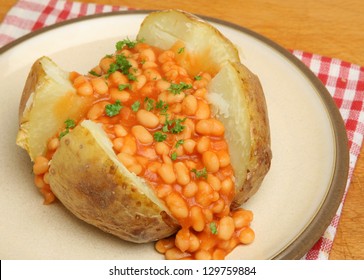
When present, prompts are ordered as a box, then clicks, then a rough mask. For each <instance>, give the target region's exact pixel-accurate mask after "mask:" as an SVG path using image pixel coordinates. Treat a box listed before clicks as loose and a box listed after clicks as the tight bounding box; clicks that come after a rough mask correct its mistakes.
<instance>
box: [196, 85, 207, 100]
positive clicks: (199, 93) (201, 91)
mask: <svg viewBox="0 0 364 280" xmlns="http://www.w3.org/2000/svg"><path fill="white" fill-rule="evenodd" d="M193 95H194V96H195V97H197V98H203V99H205V98H206V95H207V90H206V89H205V88H199V89H197V90H196V91H195V92H194V94H193Z"/></svg>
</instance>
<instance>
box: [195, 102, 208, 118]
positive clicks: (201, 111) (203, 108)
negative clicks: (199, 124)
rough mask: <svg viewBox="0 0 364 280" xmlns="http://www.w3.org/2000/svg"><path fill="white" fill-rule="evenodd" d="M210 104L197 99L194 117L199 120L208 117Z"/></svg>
mask: <svg viewBox="0 0 364 280" xmlns="http://www.w3.org/2000/svg"><path fill="white" fill-rule="evenodd" d="M210 114H211V112H210V106H209V104H207V103H206V102H205V101H202V100H198V101H197V111H196V118H197V119H199V120H206V119H208V118H209V117H210Z"/></svg>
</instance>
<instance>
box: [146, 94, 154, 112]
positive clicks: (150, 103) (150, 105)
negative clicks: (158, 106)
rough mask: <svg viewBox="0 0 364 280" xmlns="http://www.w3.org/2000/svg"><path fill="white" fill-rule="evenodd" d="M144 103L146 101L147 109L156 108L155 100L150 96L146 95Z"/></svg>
mask: <svg viewBox="0 0 364 280" xmlns="http://www.w3.org/2000/svg"><path fill="white" fill-rule="evenodd" d="M144 103H145V109H146V110H147V111H149V112H150V111H152V110H153V109H154V100H153V99H150V98H149V97H146V98H145V99H144Z"/></svg>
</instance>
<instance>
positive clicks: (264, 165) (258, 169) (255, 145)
mask: <svg viewBox="0 0 364 280" xmlns="http://www.w3.org/2000/svg"><path fill="white" fill-rule="evenodd" d="M232 65H233V66H234V68H235V70H236V72H237V74H238V76H239V78H240V82H241V87H242V91H241V92H242V94H243V95H244V98H245V102H246V103H247V108H248V113H249V120H250V139H251V150H250V155H249V161H248V164H247V176H246V179H245V181H244V182H243V184H242V185H241V186H236V193H235V198H234V201H233V203H232V208H236V207H239V206H240V205H241V204H242V203H244V202H245V201H247V200H248V199H249V198H250V197H251V196H253V195H254V194H255V193H256V192H257V191H258V189H259V187H260V186H261V184H262V182H263V179H264V177H265V175H266V174H267V173H268V171H269V169H270V165H271V160H272V151H271V139H270V128H269V118H268V110H267V105H266V100H265V96H264V93H263V89H262V86H261V83H260V81H259V78H258V77H257V76H256V75H255V74H253V73H252V72H251V71H250V70H249V69H248V68H247V67H246V66H244V65H243V64H241V63H233V64H232Z"/></svg>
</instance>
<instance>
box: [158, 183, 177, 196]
mask: <svg viewBox="0 0 364 280" xmlns="http://www.w3.org/2000/svg"><path fill="white" fill-rule="evenodd" d="M172 191H173V188H172V186H171V185H159V186H158V187H156V192H157V196H158V197H159V198H165V197H167V196H168V195H169V194H170V193H171V192H172Z"/></svg>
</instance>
